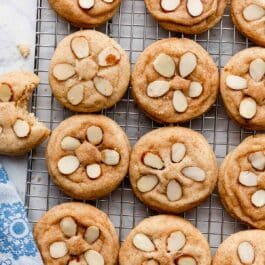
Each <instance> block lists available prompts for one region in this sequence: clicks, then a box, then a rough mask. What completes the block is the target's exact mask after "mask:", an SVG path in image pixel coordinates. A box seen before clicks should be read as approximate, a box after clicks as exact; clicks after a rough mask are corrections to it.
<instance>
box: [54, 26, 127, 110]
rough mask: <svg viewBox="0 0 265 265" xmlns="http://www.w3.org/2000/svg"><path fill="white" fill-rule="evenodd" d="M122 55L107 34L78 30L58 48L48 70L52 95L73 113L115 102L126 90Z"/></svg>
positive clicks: (125, 61) (125, 59)
mask: <svg viewBox="0 0 265 265" xmlns="http://www.w3.org/2000/svg"><path fill="white" fill-rule="evenodd" d="M129 79H130V63H129V58H128V55H127V54H126V52H125V51H124V50H123V49H122V48H121V47H120V45H119V44H118V43H117V42H116V41H114V40H113V39H110V38H109V37H108V36H107V35H105V34H103V33H100V32H97V31H93V30H85V31H78V32H76V33H74V34H71V35H69V36H67V37H66V38H64V39H63V40H62V41H61V42H60V43H59V45H58V47H57V49H56V51H55V53H54V55H53V57H52V60H51V63H50V67H49V82H50V85H51V88H52V91H53V94H54V96H55V97H56V98H57V99H58V100H59V101H60V102H61V103H62V104H63V105H64V106H65V107H66V108H69V109H70V110H72V111H76V112H97V111H100V110H102V109H105V108H109V107H111V106H113V105H114V104H115V103H117V102H118V101H119V100H120V99H121V98H122V96H123V95H124V93H125V92H126V90H127V87H128V84H129Z"/></svg>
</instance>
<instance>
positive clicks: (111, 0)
mask: <svg viewBox="0 0 265 265" xmlns="http://www.w3.org/2000/svg"><path fill="white" fill-rule="evenodd" d="M103 2H105V3H107V4H110V3H113V2H114V0H103Z"/></svg>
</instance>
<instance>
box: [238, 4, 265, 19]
mask: <svg viewBox="0 0 265 265" xmlns="http://www.w3.org/2000/svg"><path fill="white" fill-rule="evenodd" d="M243 16H244V18H245V19H246V20H247V21H254V20H258V19H260V18H262V17H263V16H265V10H264V9H263V8H262V7H261V6H258V5H255V4H251V5H248V6H247V7H246V8H245V9H244V10H243Z"/></svg>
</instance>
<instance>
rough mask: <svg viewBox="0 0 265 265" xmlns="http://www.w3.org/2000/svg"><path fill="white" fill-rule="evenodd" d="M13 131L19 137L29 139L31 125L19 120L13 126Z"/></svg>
mask: <svg viewBox="0 0 265 265" xmlns="http://www.w3.org/2000/svg"><path fill="white" fill-rule="evenodd" d="M13 130H14V132H15V134H16V136H17V137H19V138H24V137H27V136H28V135H29V133H30V126H29V124H28V123H27V122H26V121H24V120H21V119H17V120H16V122H15V123H14V125H13Z"/></svg>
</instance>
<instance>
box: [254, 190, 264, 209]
mask: <svg viewBox="0 0 265 265" xmlns="http://www.w3.org/2000/svg"><path fill="white" fill-rule="evenodd" d="M251 202H252V203H253V205H254V206H256V207H258V208H260V207H263V206H264V205H265V190H258V191H256V192H255V193H253V195H252V196H251Z"/></svg>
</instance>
